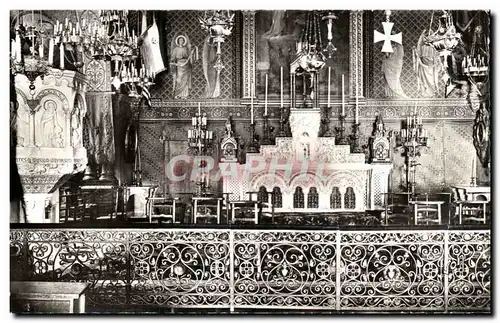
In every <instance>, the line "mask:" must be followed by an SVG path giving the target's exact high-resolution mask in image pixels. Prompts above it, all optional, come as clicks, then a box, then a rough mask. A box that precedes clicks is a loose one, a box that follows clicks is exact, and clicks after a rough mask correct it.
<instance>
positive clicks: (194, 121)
mask: <svg viewBox="0 0 500 323" xmlns="http://www.w3.org/2000/svg"><path fill="white" fill-rule="evenodd" d="M191 121H192V124H193V126H196V117H193V119H192V120H191Z"/></svg>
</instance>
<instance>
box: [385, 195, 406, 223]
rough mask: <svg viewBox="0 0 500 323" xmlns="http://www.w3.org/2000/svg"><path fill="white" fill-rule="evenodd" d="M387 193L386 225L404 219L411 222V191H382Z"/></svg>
mask: <svg viewBox="0 0 500 323" xmlns="http://www.w3.org/2000/svg"><path fill="white" fill-rule="evenodd" d="M382 194H384V195H385V199H384V204H385V214H384V219H383V220H385V221H383V222H385V225H389V224H392V223H398V222H400V221H404V222H405V224H410V220H411V209H410V193H406V192H391V193H382Z"/></svg>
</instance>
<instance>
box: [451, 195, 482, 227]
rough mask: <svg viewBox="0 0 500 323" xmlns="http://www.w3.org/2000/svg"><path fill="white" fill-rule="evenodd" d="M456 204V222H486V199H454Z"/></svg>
mask: <svg viewBox="0 0 500 323" xmlns="http://www.w3.org/2000/svg"><path fill="white" fill-rule="evenodd" d="M455 203H456V204H457V205H458V223H459V224H463V223H464V222H465V221H474V222H479V223H482V224H486V220H487V214H488V206H489V202H488V201H456V202H455Z"/></svg>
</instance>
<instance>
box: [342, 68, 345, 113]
mask: <svg viewBox="0 0 500 323" xmlns="http://www.w3.org/2000/svg"><path fill="white" fill-rule="evenodd" d="M342 115H343V116H344V115H345V100H344V74H342Z"/></svg>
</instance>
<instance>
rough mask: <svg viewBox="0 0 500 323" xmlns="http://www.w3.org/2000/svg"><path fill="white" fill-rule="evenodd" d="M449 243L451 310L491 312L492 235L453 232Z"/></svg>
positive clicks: (449, 299) (449, 306) (449, 303)
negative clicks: (485, 310)
mask: <svg viewBox="0 0 500 323" xmlns="http://www.w3.org/2000/svg"><path fill="white" fill-rule="evenodd" d="M448 240H449V243H448V261H447V263H448V289H449V290H448V304H447V305H448V310H449V311H471V310H477V309H490V308H491V247H490V243H491V241H490V240H491V236H490V231H457V232H455V231H450V232H449V233H448Z"/></svg>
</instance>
